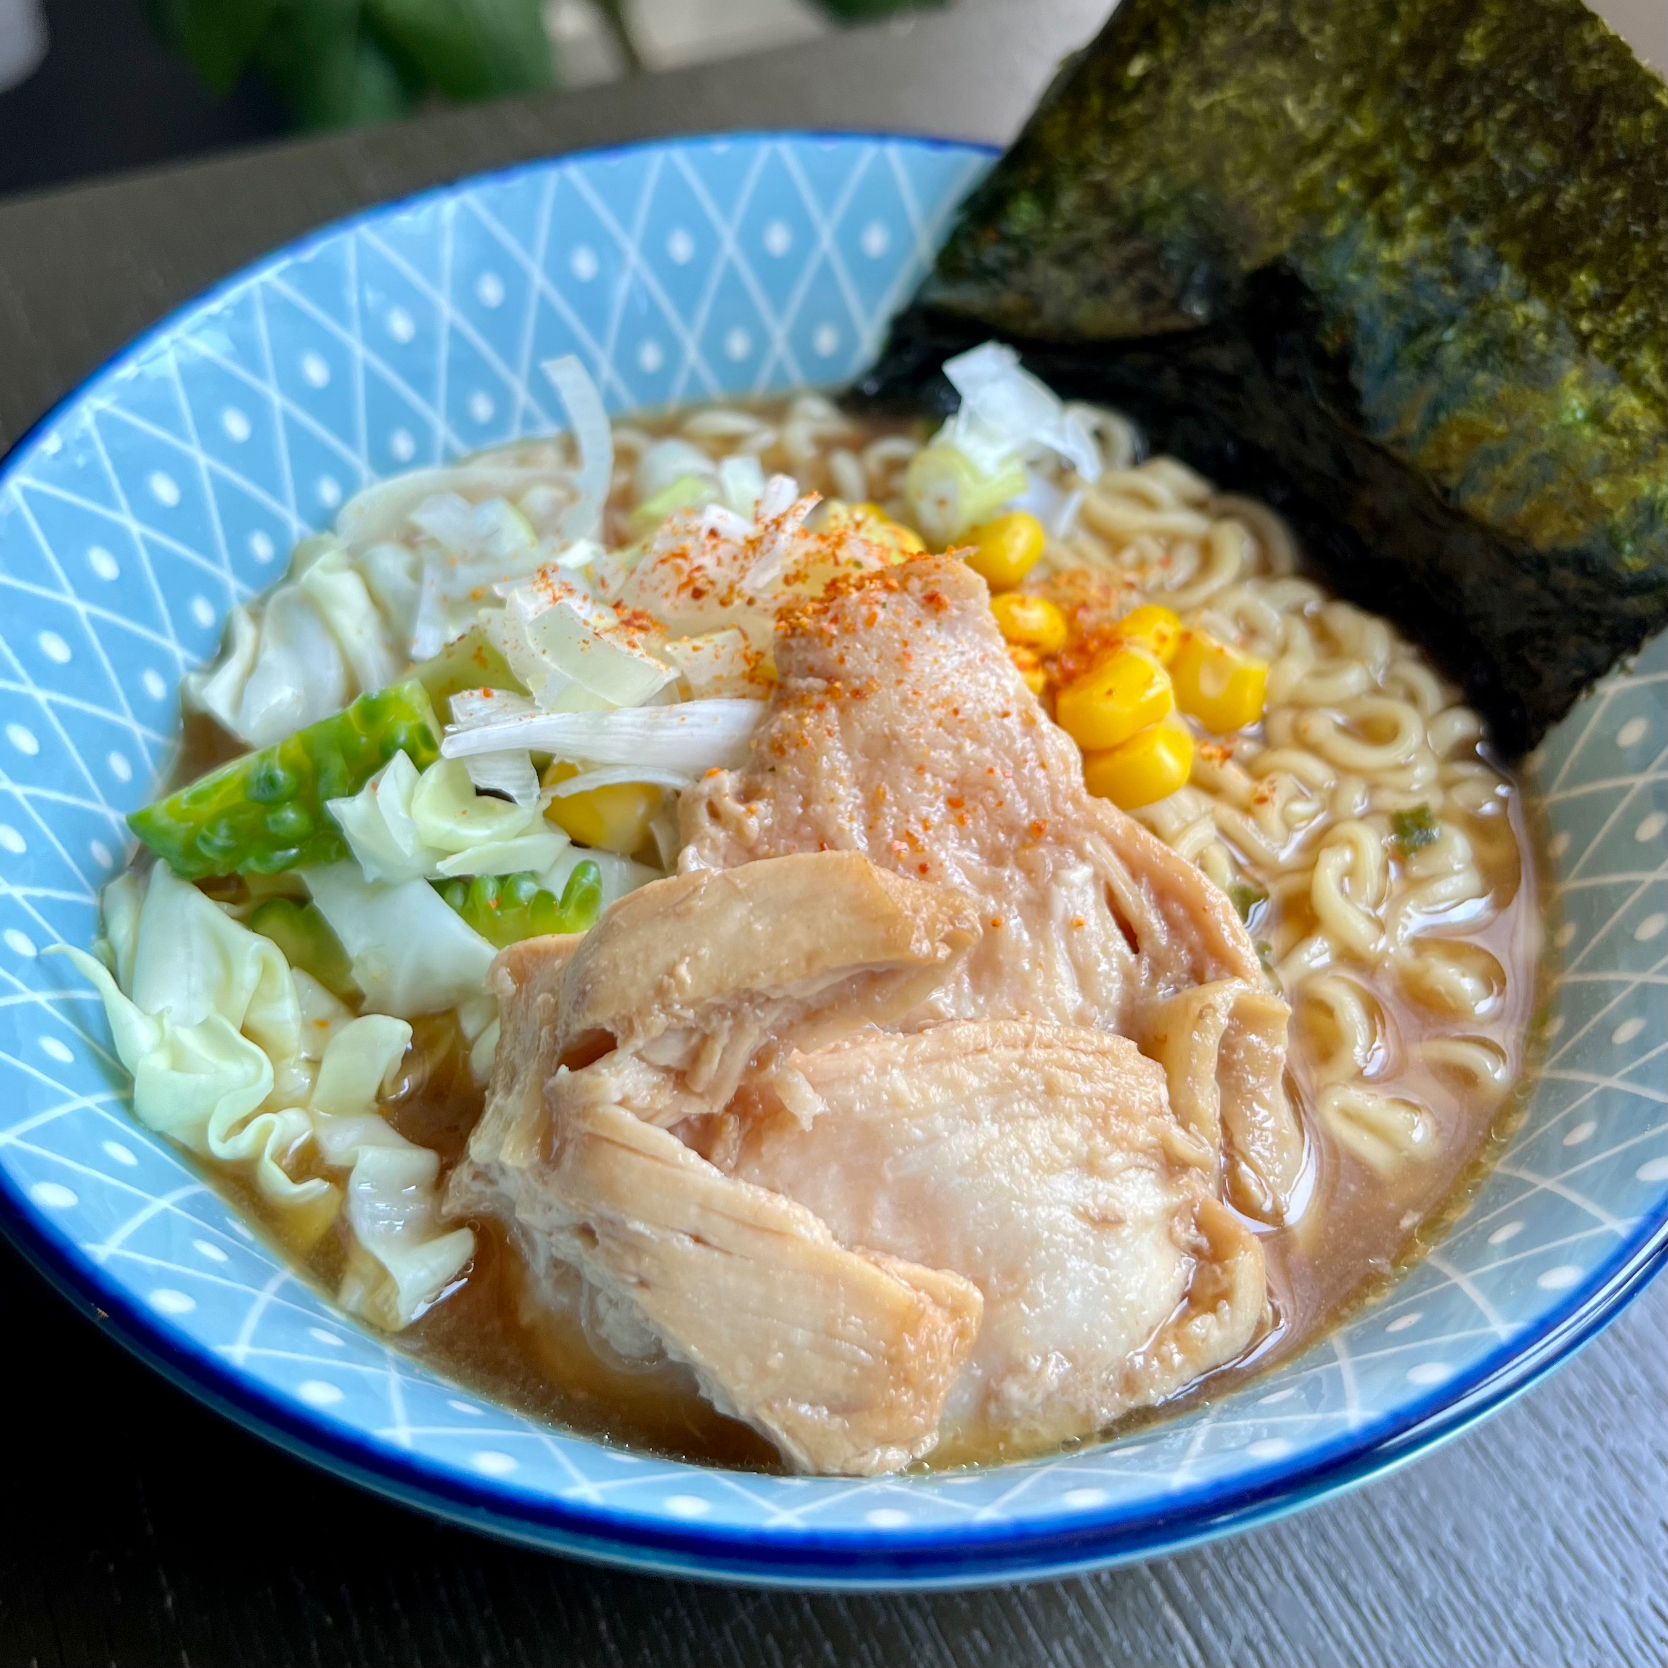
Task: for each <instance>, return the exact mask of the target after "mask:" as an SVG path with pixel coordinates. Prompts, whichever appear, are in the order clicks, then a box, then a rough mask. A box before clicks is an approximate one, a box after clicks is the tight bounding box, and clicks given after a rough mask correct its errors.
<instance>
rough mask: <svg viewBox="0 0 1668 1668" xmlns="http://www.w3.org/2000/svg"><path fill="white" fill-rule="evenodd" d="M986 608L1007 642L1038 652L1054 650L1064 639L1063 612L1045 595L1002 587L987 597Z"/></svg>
mask: <svg viewBox="0 0 1668 1668" xmlns="http://www.w3.org/2000/svg"><path fill="white" fill-rule="evenodd" d="M990 609H991V612H992V613H993V614H994V615H995V616H996V623H997V625H998V626H999V627H1000V628H1001V631H1002V635H1003V636H1004V637H1006V638H1007V640H1008V641H1009V642H1010V643H1019V644H1022V645H1023V646H1024V647H1025V648H1028V649H1035V650H1036V651H1037V653H1038V654H1054V653H1055V652H1056V651H1057V650H1058V649H1060V648H1061V647H1062V646H1063V645H1064V643H1065V641H1066V616H1065V615H1064V614H1062V613H1061V612H1060V610H1059V609H1058V608H1056V607H1055V606H1054V604H1053V603H1052V602H1050V601H1049V600H1048V598H1047V597H1034V596H1031V595H1029V594H1028V593H1027V592H1024V591H1004V592H1003V593H1002V594H1001V595H1000V596H998V597H992V598H991V603H990Z"/></svg>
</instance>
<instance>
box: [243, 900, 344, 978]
mask: <svg viewBox="0 0 1668 1668" xmlns="http://www.w3.org/2000/svg"><path fill="white" fill-rule="evenodd" d="M245 925H247V926H248V928H249V930H250V931H251V932H258V933H259V934H260V935H261V937H262V938H270V939H271V940H272V942H273V943H274V944H276V945H277V946H278V948H279V949H280V950H282V951H283V952H284V960H285V961H287V962H288V963H289V964H290V966H291V967H299V968H300V969H301V970H302V972H303V973H311V974H312V975H313V977H314V978H315V979H317V980H318V982H319V983H320V984H321V985H323V986H324V988H325V989H326V990H328V991H329V992H331V994H332V995H335V996H339V997H341V999H342V1000H343V1001H344V1002H356V1001H357V1000H358V999H359V996H360V990H359V986H358V985H357V984H356V983H355V982H354V977H353V963H352V962H351V961H349V960H348V953H347V951H346V950H344V949H343V948H342V941H341V939H339V938H338V937H337V936H336V935H335V933H334V932H332V931H331V929H330V923H329V922H328V921H327V920H325V918H324V912H323V911H322V910H321V909H320V908H319V906H318V905H317V904H312V903H301V902H300V901H299V900H298V899H295V898H268V899H267V900H266V902H265V903H263V904H257V905H256V906H255V908H254V909H253V910H251V911H250V913H249V919H248V921H247V922H246V923H245Z"/></svg>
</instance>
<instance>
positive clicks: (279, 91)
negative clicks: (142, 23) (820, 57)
mask: <svg viewBox="0 0 1668 1668" xmlns="http://www.w3.org/2000/svg"><path fill="white" fill-rule="evenodd" d="M937 3H943V0H728V3H726V0H717V4H715V5H714V6H712V7H711V8H710V10H711V11H712V12H713V14H714V18H715V20H716V21H717V22H718V23H719V25H720V28H719V32H720V33H725V34H728V33H732V32H734V33H738V34H740V33H742V32H744V31H745V26H746V24H747V22H748V21H749V17H751V18H752V20H753V21H754V22H755V24H756V25H757V26H758V27H756V28H755V29H754V30H753V33H754V34H755V35H758V34H759V33H760V32H761V30H762V32H763V34H764V35H766V36H770V35H774V36H776V37H779V38H795V37H797V36H803V35H804V34H806V33H808V32H815V31H814V24H815V22H816V21H817V20H818V19H820V20H825V21H826V22H827V23H831V24H835V25H838V24H845V23H867V22H872V21H874V20H875V19H877V18H884V17H888V16H891V15H893V14H895V13H897V12H901V11H906V10H911V9H914V8H916V7H918V6H920V5H923V4H937ZM148 4H149V7H150V12H151V18H152V21H153V23H154V25H155V27H156V29H157V32H158V33H159V34H160V36H161V37H162V39H163V40H164V41H165V42H166V43H167V44H168V45H169V46H170V47H171V48H172V49H173V50H174V51H175V52H177V53H178V54H179V55H180V56H181V57H183V58H184V59H185V60H186V61H187V62H188V63H189V64H190V65H191V67H192V69H193V70H194V71H195V73H196V74H197V76H198V77H199V78H200V79H201V81H202V82H203V83H204V84H205V85H206V86H207V87H208V88H209V89H210V90H211V91H213V92H215V93H220V94H224V93H227V92H230V91H231V89H232V88H233V87H235V86H237V85H238V84H239V82H240V81H242V80H243V79H244V78H245V77H247V76H250V75H253V76H255V77H258V78H259V79H260V80H262V81H264V82H265V83H266V85H267V86H268V87H269V88H270V89H271V91H272V92H273V93H274V94H276V96H277V97H278V99H279V100H280V101H281V102H282V104H283V106H284V108H285V109H286V111H287V112H288V113H289V116H290V118H291V120H292V121H293V123H294V125H295V126H297V127H300V128H328V127H342V126H347V125H350V124H352V123H357V122H372V121H381V120H385V119H387V118H389V117H393V116H400V115H404V114H406V113H407V112H409V111H411V110H413V109H414V108H416V107H417V106H418V105H420V104H422V103H424V102H425V101H428V100H431V99H451V100H466V99H482V98H496V97H499V96H502V95H505V94H509V93H521V92H529V91H532V90H534V89H536V88H540V87H548V86H554V85H576V84H578V85H582V84H585V83H587V82H594V81H598V80H604V79H609V78H611V74H631V73H634V72H635V71H637V70H639V69H642V68H643V67H644V66H645V63H646V62H653V61H654V60H655V59H656V58H663V57H665V56H666V54H665V53H663V52H658V53H657V52H655V51H654V50H653V48H654V45H655V44H656V43H655V35H656V24H657V22H659V23H661V25H662V28H661V30H660V32H661V33H665V21H666V20H665V19H663V18H659V17H657V14H656V8H655V7H654V5H653V4H652V0H650V3H647V4H644V3H641V0H638V3H634V0H148ZM699 10H700V8H695V9H694V11H695V14H696V15H695V17H694V18H693V19H686V20H684V21H686V22H687V21H694V23H695V26H696V27H699V16H698V14H699ZM685 11H686V13H687V12H689V11H690V8H685ZM678 21H679V20H678V19H676V18H674V19H672V32H673V34H676V31H677V22H678ZM738 24H739V25H741V26H742V28H741V29H740V30H737V29H736V28H735V25H738ZM737 44H738V46H739V45H741V42H740V41H739V40H738V42H737ZM748 44H754V43H753V42H748ZM762 44H774V41H773V40H769V39H765V40H763V41H762ZM743 49H744V48H743ZM700 55H701V56H705V55H706V54H704V53H703V54H700ZM655 67H660V65H659V64H656V66H655ZM599 71H601V73H599Z"/></svg>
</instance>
